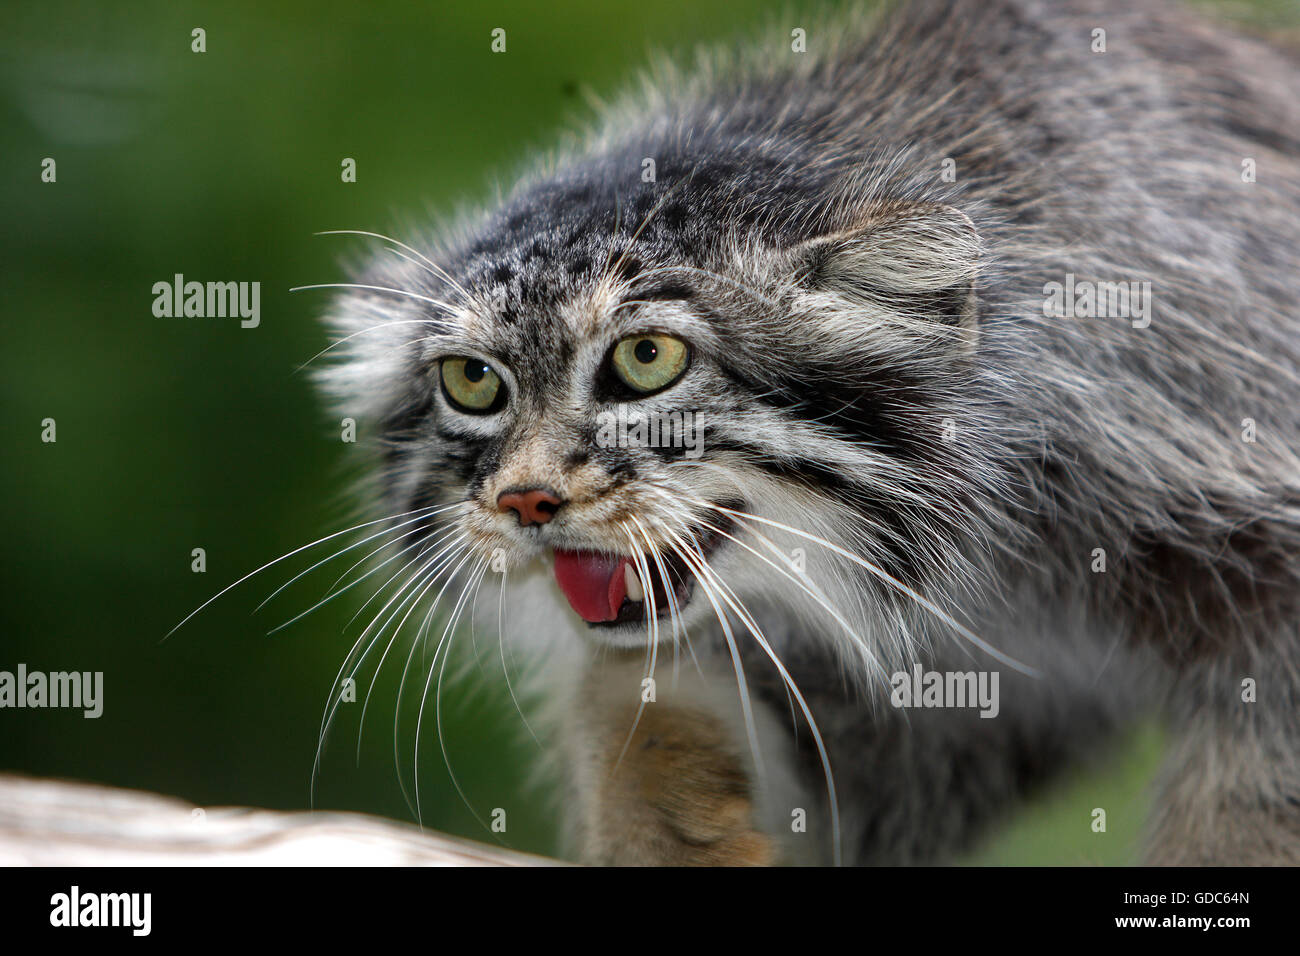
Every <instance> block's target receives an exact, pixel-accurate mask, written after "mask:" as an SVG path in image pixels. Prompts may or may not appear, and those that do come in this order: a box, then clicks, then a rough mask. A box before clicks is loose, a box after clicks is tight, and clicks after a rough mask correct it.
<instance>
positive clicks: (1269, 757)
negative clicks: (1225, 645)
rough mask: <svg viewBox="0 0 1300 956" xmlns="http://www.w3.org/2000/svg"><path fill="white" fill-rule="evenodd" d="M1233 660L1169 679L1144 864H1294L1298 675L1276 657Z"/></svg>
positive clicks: (1299, 779)
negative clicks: (1169, 738) (1160, 770)
mask: <svg viewBox="0 0 1300 956" xmlns="http://www.w3.org/2000/svg"><path fill="white" fill-rule="evenodd" d="M1241 658H1242V659H1241V660H1239V661H1237V662H1232V661H1230V660H1217V661H1210V662H1202V663H1200V664H1198V665H1195V666H1193V667H1190V668H1187V669H1186V670H1185V672H1184V673H1183V675H1182V676H1181V677H1180V679H1179V681H1178V693H1177V696H1176V697H1175V699H1174V702H1173V708H1172V712H1171V715H1170V722H1169V723H1170V731H1171V733H1172V734H1174V735H1175V739H1174V745H1173V747H1172V748H1171V751H1170V753H1169V755H1168V758H1167V764H1166V768H1165V772H1164V778H1163V781H1162V786H1161V788H1160V799H1159V801H1158V804H1157V805H1158V807H1159V811H1158V813H1157V816H1156V820H1155V825H1154V826H1153V827H1152V830H1151V834H1150V837H1149V841H1148V849H1147V859H1148V860H1149V862H1152V863H1159V864H1183V865H1189V864H1190V865H1203V864H1214V865H1250V864H1261V865H1268V864H1273V865H1279V864H1281V865H1291V866H1295V865H1297V864H1300V673H1297V665H1296V661H1295V660H1290V661H1288V660H1286V659H1285V658H1284V656H1283V655H1281V654H1278V653H1276V652H1274V653H1269V654H1264V653H1256V654H1253V655H1250V656H1246V655H1241Z"/></svg>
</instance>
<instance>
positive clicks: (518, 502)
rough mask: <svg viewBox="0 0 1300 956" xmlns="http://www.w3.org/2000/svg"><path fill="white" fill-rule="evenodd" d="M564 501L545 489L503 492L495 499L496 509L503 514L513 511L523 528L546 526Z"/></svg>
mask: <svg viewBox="0 0 1300 956" xmlns="http://www.w3.org/2000/svg"><path fill="white" fill-rule="evenodd" d="M563 504H564V499H563V498H560V497H559V496H558V495H556V494H554V493H552V492H551V491H550V490H548V489H546V488H526V489H524V490H523V491H503V492H502V493H501V494H500V496H498V497H497V509H498V510H499V511H501V512H502V513H503V514H504V513H505V512H507V511H513V512H514V513H515V516H516V517H517V518H518V519H519V523H520V524H521V525H523V526H524V527H527V526H528V525H530V524H546V522H548V521H550V520H551V519H552V518H554V517H555V512H557V511H559V510H560V508H561V507H562V506H563Z"/></svg>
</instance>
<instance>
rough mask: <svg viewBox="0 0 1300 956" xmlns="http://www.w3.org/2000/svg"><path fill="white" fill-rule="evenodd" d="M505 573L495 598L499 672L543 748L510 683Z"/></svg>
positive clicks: (536, 740) (529, 731)
mask: <svg viewBox="0 0 1300 956" xmlns="http://www.w3.org/2000/svg"><path fill="white" fill-rule="evenodd" d="M506 574H507V572H506V571H505V570H504V569H503V570H502V571H501V593H500V595H499V596H498V598H497V647H498V648H500V650H501V673H502V674H504V675H505V678H506V690H508V691H509V692H510V699H511V700H512V701H514V704H515V710H516V711H517V712H518V714H519V719H520V720H522V721H523V722H524V729H525V730H527V731H528V734H529V736H530V737H532V738H533V742H534V743H536V744H537V747H538V749H540V750H545V749H546V748H545V747H544V746H542V742H541V740H539V739H538V737H537V735H536V734H535V733H533V728H532V727H531V726H530V725H529V723H528V718H527V717H525V716H524V709H523V708H522V707H520V706H519V698H518V697H516V696H515V688H514V685H513V684H511V683H510V668H509V667H508V666H507V665H506V639H505V626H504V624H503V619H504V613H505V603H506Z"/></svg>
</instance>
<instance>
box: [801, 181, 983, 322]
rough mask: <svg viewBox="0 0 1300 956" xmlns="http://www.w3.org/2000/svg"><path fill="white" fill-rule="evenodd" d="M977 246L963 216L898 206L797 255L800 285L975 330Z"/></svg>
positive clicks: (948, 209)
mask: <svg viewBox="0 0 1300 956" xmlns="http://www.w3.org/2000/svg"><path fill="white" fill-rule="evenodd" d="M983 248H984V244H983V242H982V241H981V240H980V236H979V233H978V232H977V231H976V230H975V224H974V223H973V222H971V220H970V217H969V216H967V215H966V214H965V213H964V212H962V211H961V210H959V209H955V208H954V207H952V206H946V205H941V204H938V203H923V202H917V203H904V204H898V205H895V206H890V207H888V208H887V209H884V210H882V211H881V212H879V213H878V214H876V215H873V216H872V217H871V218H870V219H869V220H868V221H867V222H866V223H864V224H863V225H862V226H861V227H858V228H854V229H850V230H847V231H844V232H840V233H836V234H834V235H830V236H824V237H819V238H817V239H812V240H809V241H808V242H806V243H804V244H803V245H802V246H801V247H800V248H799V250H798V253H799V256H800V259H801V261H802V271H803V274H804V276H805V277H806V278H805V282H806V283H807V284H808V285H810V286H811V287H812V288H815V289H824V290H827V291H831V292H836V293H839V294H840V295H844V296H846V297H848V298H853V299H861V300H864V301H868V302H873V303H876V304H880V305H888V306H890V307H892V308H895V309H899V310H902V311H906V312H908V313H909V314H913V315H916V316H918V317H924V318H929V319H931V320H932V321H937V322H943V323H945V324H951V325H959V326H963V327H968V328H973V327H974V325H975V318H976V308H975V291H974V285H975V278H976V276H977V275H978V274H979V268H980V260H981V258H982V256H983Z"/></svg>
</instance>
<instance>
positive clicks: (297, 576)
mask: <svg viewBox="0 0 1300 956" xmlns="http://www.w3.org/2000/svg"><path fill="white" fill-rule="evenodd" d="M460 507H464V503H463V502H457V503H456V504H454V505H445V506H443V507H441V508H437V509H436V510H435V511H433V512H432V513H431V514H421V515H418V516H417V517H415V518H411V519H410V520H408V521H403V522H401V523H400V524H395V525H393V526H392V527H391V528H384V529H383V530H382V531H377V532H375V533H374V534H372V535H367V536H366V537H364V538H362V539H361V540H360V541H358V542H356V543H355V544H350V545H348V546H347V547H346V548H343V549H342V550H339V551H335V552H334V553H333V554H331V555H330V556H329V557H328V558H325V559H324V560H321V561H317V562H316V563H315V564H313V565H312V566H311V567H309V568H308V569H307V570H305V571H299V572H298V573H297V574H295V575H294V576H293V577H291V578H290V579H289V580H288V581H285V582H284V583H283V584H281V585H280V586H279V587H278V588H276V589H275V590H274V591H272V592H271V593H270V594H268V595H267V596H266V597H265V598H263V599H262V603H261V604H259V605H258V606H257V607H255V608H253V610H254V611H260V610H261V609H262V608H264V607H266V605H267V604H269V603H270V602H271V601H272V600H274V599H275V597H276V595H278V594H280V593H281V592H282V591H284V589H285V588H287V587H289V586H290V585H292V584H293V583H294V582H295V581H297V580H299V579H300V578H302V577H304V576H306V575H308V574H311V572H313V571H315V570H316V569H317V568H319V567H321V566H322V565H326V564H329V563H330V562H331V561H333V560H334V559H335V558H338V557H341V556H342V555H344V554H347V553H348V552H349V551H351V550H353V549H354V548H359V547H360V546H361V545H363V544H365V543H366V542H367V541H374V540H375V539H376V538H382V537H384V536H385V535H390V534H392V533H393V532H394V531H396V530H397V529H398V528H405V527H406V526H407V525H412V524H417V523H418V522H421V521H427V520H429V519H430V518H432V517H434V516H435V515H437V514H440V513H441V512H443V511H450V510H451V509H452V508H460ZM393 543H395V542H385V543H384V544H383V545H382V546H380V547H378V548H376V549H375V550H374V551H371V552H370V554H368V555H366V556H365V557H364V558H362V559H361V560H360V561H358V562H357V563H356V564H354V565H352V567H351V568H348V570H347V571H344V572H343V574H342V575H341V576H340V578H339V580H342V579H343V578H344V577H346V576H347V574H348V572H350V571H352V570H353V568H356V567H357V566H359V565H361V564H364V563H365V562H366V561H367V560H368V559H369V558H371V557H373V556H374V555H376V554H378V553H379V552H380V551H382V550H384V548H387V547H391V546H392V544H393ZM334 583H335V584H338V581H335V582H334Z"/></svg>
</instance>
